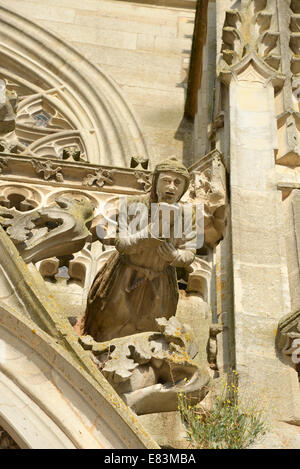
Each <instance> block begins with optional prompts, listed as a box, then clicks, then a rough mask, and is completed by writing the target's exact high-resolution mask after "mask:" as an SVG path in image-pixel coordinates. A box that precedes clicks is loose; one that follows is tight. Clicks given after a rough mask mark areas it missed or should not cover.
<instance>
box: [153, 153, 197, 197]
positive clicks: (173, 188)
mask: <svg viewBox="0 0 300 469" xmlns="http://www.w3.org/2000/svg"><path fill="white" fill-rule="evenodd" d="M189 183H190V174H189V172H188V170H187V169H186V167H185V166H184V165H183V164H182V163H180V161H178V160H177V159H176V158H175V157H172V158H170V159H168V160H165V161H162V162H161V163H159V164H158V165H156V167H155V169H154V172H153V180H152V191H151V200H152V201H153V202H165V203H169V204H173V203H176V202H178V201H179V200H180V199H181V197H182V196H183V194H184V193H185V192H186V191H187V189H188V187H189Z"/></svg>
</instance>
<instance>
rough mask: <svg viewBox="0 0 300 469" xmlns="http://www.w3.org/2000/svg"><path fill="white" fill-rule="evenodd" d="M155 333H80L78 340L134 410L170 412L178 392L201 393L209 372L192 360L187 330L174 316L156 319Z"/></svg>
mask: <svg viewBox="0 0 300 469" xmlns="http://www.w3.org/2000/svg"><path fill="white" fill-rule="evenodd" d="M156 321H157V324H158V327H159V329H160V331H161V332H160V333H159V332H144V333H140V334H134V335H132V336H127V337H123V338H118V339H113V340H111V341H109V342H103V343H99V342H95V341H94V340H93V338H92V337H91V336H83V337H81V338H80V339H79V342H80V343H81V345H82V346H83V348H84V349H86V350H90V351H91V352H92V354H93V356H94V361H95V363H96V364H97V366H98V368H99V369H100V370H101V371H102V373H103V374H104V376H105V377H106V378H107V379H108V381H109V382H110V383H111V385H112V386H113V387H114V388H115V389H116V390H117V392H118V393H119V394H120V395H121V397H122V398H123V400H124V401H125V402H126V404H127V405H128V406H130V407H131V408H132V409H133V410H134V411H135V412H136V413H137V414H147V413H154V412H162V411H175V410H177V405H178V401H177V399H178V397H177V395H178V393H179V392H184V393H186V394H187V395H189V396H190V397H193V398H194V399H195V402H196V401H199V400H201V399H203V398H204V396H205V395H206V393H207V391H208V388H207V385H208V383H209V374H208V372H207V370H206V369H205V367H204V366H203V367H199V366H197V364H196V362H194V361H193V358H194V356H195V355H196V354H197V351H196V349H195V347H194V346H193V343H191V339H190V335H189V334H188V332H187V330H186V329H185V328H184V326H182V325H181V324H180V322H179V321H178V320H177V319H175V318H174V317H172V318H170V319H169V320H167V319H166V318H159V319H157V320H156Z"/></svg>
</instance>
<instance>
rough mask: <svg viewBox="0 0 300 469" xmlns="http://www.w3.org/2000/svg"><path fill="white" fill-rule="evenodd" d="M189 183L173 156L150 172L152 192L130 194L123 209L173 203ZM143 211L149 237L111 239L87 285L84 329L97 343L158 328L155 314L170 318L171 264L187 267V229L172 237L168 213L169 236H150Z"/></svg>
mask: <svg viewBox="0 0 300 469" xmlns="http://www.w3.org/2000/svg"><path fill="white" fill-rule="evenodd" d="M189 181H190V176H189V172H188V171H187V169H186V168H185V167H184V166H183V165H182V164H181V163H179V162H178V161H177V160H176V159H170V160H167V161H165V162H163V163H160V164H158V165H157V166H156V168H155V170H154V173H153V183H152V191H151V193H150V194H149V195H145V196H139V197H132V198H131V199H130V200H129V201H128V209H129V208H130V206H131V204H136V203H137V202H138V203H142V204H144V206H145V207H147V209H150V204H151V203H158V204H161V203H164V204H175V203H177V202H179V200H180V199H181V197H182V196H183V194H184V193H185V192H186V191H187V189H188V187H189ZM128 211H129V210H128ZM148 213H149V219H148V226H147V227H146V229H147V230H148V231H149V236H147V237H142V231H137V232H136V233H135V234H132V235H130V236H128V237H127V238H124V237H123V238H121V237H120V236H117V237H116V238H115V239H114V240H112V243H113V244H114V245H115V247H116V251H112V254H111V256H110V257H109V259H108V260H107V262H106V264H105V265H104V266H103V267H102V269H101V270H100V272H98V274H97V276H96V279H95V281H94V283H93V285H92V288H91V290H90V293H89V297H88V303H87V310H86V314H85V317H84V320H83V321H84V324H83V331H84V333H85V334H89V335H91V336H92V337H93V338H94V339H95V340H96V341H101V342H103V341H107V340H110V339H114V338H116V337H124V336H127V335H131V334H135V333H137V332H146V331H157V330H158V329H157V324H156V321H155V320H156V319H157V318H161V317H165V318H167V319H169V318H170V317H172V316H175V313H176V307H177V302H178V287H177V278H176V267H188V266H189V265H190V264H191V263H192V262H193V260H194V257H195V254H194V251H193V250H192V249H186V248H185V242H186V239H187V236H188V235H186V233H185V238H184V239H183V238H175V236H174V229H173V231H172V227H173V228H174V223H173V224H172V217H171V229H170V237H169V238H161V237H159V238H157V237H154V236H153V226H152V225H151V219H150V210H149V212H148ZM151 231H152V232H151ZM147 234H148V233H147Z"/></svg>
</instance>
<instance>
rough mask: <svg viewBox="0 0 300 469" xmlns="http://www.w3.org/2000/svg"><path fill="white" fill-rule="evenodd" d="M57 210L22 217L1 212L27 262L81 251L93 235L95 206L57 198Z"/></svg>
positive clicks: (14, 213)
mask: <svg viewBox="0 0 300 469" xmlns="http://www.w3.org/2000/svg"><path fill="white" fill-rule="evenodd" d="M56 204H57V205H56V206H51V207H47V208H42V209H38V210H35V211H31V212H30V213H28V214H20V213H19V212H18V211H17V210H16V209H13V210H12V209H10V208H8V209H7V208H4V207H3V208H1V209H0V224H1V225H2V226H3V227H5V229H6V233H7V234H8V235H9V237H10V239H11V240H12V241H13V243H14V244H15V245H16V247H17V248H18V250H19V252H20V254H21V256H22V257H23V259H24V260H25V262H37V261H40V260H42V259H46V258H49V257H52V256H67V255H70V254H73V253H74V252H77V251H80V250H81V249H82V248H83V246H84V244H85V242H86V239H87V238H88V237H89V235H90V232H89V229H88V228H87V225H90V223H91V221H92V217H93V206H92V204H91V203H90V202H89V201H87V200H86V199H82V200H76V199H72V198H68V197H63V196H61V197H57V199H56Z"/></svg>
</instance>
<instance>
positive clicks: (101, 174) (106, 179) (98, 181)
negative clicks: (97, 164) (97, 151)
mask: <svg viewBox="0 0 300 469" xmlns="http://www.w3.org/2000/svg"><path fill="white" fill-rule="evenodd" d="M113 174H114V171H112V170H108V169H98V170H97V171H94V174H88V175H87V176H86V177H85V178H84V179H83V181H82V184H83V185H84V186H94V185H95V186H98V187H103V186H104V185H106V184H107V185H109V186H111V185H113V184H114V179H113Z"/></svg>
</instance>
